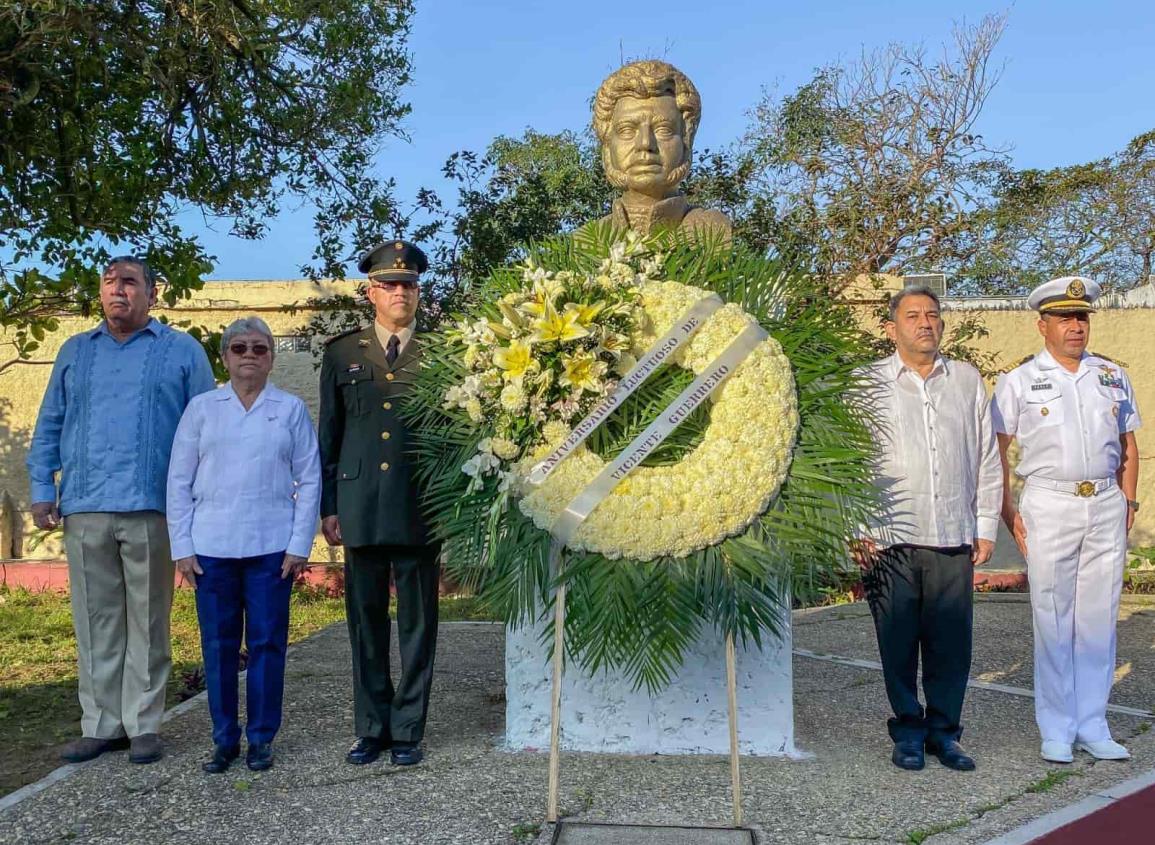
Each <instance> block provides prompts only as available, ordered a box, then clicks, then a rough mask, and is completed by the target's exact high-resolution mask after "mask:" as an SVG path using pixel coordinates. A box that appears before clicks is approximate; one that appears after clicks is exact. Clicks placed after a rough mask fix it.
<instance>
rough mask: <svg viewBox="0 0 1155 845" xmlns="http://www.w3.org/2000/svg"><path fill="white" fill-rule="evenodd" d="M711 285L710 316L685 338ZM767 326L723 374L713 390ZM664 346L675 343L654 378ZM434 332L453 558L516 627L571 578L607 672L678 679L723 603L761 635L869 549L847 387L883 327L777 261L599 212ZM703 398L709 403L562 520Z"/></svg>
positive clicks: (429, 421) (857, 433)
mask: <svg viewBox="0 0 1155 845" xmlns="http://www.w3.org/2000/svg"><path fill="white" fill-rule="evenodd" d="M706 300H711V301H712V302H713V305H712V306H711V307H710V309H709V310H710V311H712V313H711V314H709V315H708V316H707V317H706V318H705V319H704V320H702V321H701V323H700V326H696V330H694V331H692V332H690V333H688V334H686V335H685V336H684V337H683V338H682V339H681V341H680V342H679V343H678V344H677V345H676V346H670V347H666V346H663V345H662V343H663V340H664V339H668V338H669V337H670V334H669V333H670V332H671V331H677V330H678V327H679V326H680V325H688V323H686V322H685V318H686V315H687V314H688V313H690V312H691V311H692V310H693V309H694V308H695V307H696V306H699V305H700V304H703V303H704V302H705V301H706ZM751 331H755V332H757V333H758V334H757V336H756V337H755V340H754V342H751V343H750V344H749V345H748V348H747V349H744V350H743V354H742V355H739V356H737V357H733V358H728V359H727V360H729V361H730V362H731V364H732V366H730V367H729V368H728V369H726V370H724V372H725V373H726V375H725V377H724V378H720V379H715V380H714V381H713V382H712V383H711V384H710V385H709V387H710V389H712V392H709V391H707V390H705V389H704V388H703V389H701V390H699V389H695V386H696V385H700V384H702V379H703V378H704V377H705V375H706V374H707V371H708V370H710V369H711V367H712V365H714V364H716V362H718V361H719V360H722V358H723V357H725V355H728V354H730V352H731V350H730V348H729V347H730V346H731V344H733V343H734V342H735V337H736V336H742V337H745V336H746V335H748V334H750V332H751ZM655 348H658V349H660V350H664V349H666V348H669V349H671V350H673V351H672V354H670V355H668V356H666V358H665V359H664V360H663V361H662V364H661V366H658V367H655V368H653V370H652V372H648V374H647V377H646V378H645V379H644V380H641V379H638V378H635V377H634V376H635V374H636V373H637V371H638V370H639V368H642V367H644V366H645V365H646V364H647V362H649V361H652V360H653V359H654V354H655V352H654V350H655ZM423 349H424V350H425V351H426V352H425V357H424V362H423V369H422V373H421V376H420V378H419V380H418V383H417V386H416V389H415V391H414V394H413V397H412V399H411V401H410V402H408V403H407V404H406V406H405V407H404V409H403V410H404V413H405V414H406V416H407V417H408V418H409V421H410V425H411V430H412V431H413V432H414V437H415V442H416V445H415V448H416V455H417V461H418V474H419V480H420V481H421V483H422V485H423V501H424V505H425V507H426V510H427V511H428V513H429V516H430V518H431V521H432V522H433V525H434V527H435V532H436V534H437V536H438V537H439V538H440V539H441V540H442V541H443V543H444V544H445V547H446V551H447V553H448V554H447V563H446V567H447V570H448V572H449V574H450V575H452V576H454V577H456V578H457V579H458V580H459V581H462V582H464V583H465V584H466V585H468V586H472V587H474V588H476V589H477V590H478V593H479V595H480V597H481V598H482V600H483V601H485V602H487V603H488V604H489V605H490V606H491V607H493V608H494V609H495V610H496V611H498V612H499V613H500V614H501V615H502V617H503V618H505V619H506V621H507V622H508V623H510V624H512V625H515V626H516V625H520V624H524V623H527V622H532V621H535V620H536V619H538V618H541V617H542V615H543V613H544V612H546V611H547V610H548V608H549V605H550V602H551V601H552V598H553V595H554V588H555V587H556V586H558V584H559V581H560V580H564V582H565V584H566V586H567V599H566V606H567V613H566V617H565V619H566V621H565V625H566V644H567V649H568V651H569V652H570V653H571V655H573V656H575V657H577V658H578V660H579V662H580V664H581V665H582V666H583V668H585V669H586V670H587V671H594V670H596V669H598V668H602V667H606V666H613V667H617V668H622V669H625V670H626V671H627V672H628V673H629V674H630V675H632V676H633V677H634V679H635V681H636V682H638V683H644V684H646V685H648V686H649V687H651V688H655V689H656V688H660V687H661V686H662V685H664V684H665V683H668V681H669V679H670V677H671V676H672V673H673V672H674V671H675V670H676V668H677V666H678V665H679V664H680V661H681V656H682V653H683V651H684V649H685V648H686V647H687V646H688V644H689V643H690V642H692V640H693V638H694V637H695V636H696V635H697V634H698V632H699V631H700V629H701V627H702V625H703V624H709V625H714V626H716V627H719V628H721V629H723V631H724V632H726V633H732V634H734V635H735V636H736V637H737V638H739V639H741V640H742V641H744V642H746V641H753V642H754V643H756V644H761V642H762V637H763V636H764V635H765V634H766V633H770V634H776V633H777V632H778V630H780V626H781V622H782V618H783V614H784V613H785V612H786V608H787V606H788V601H789V595H790V593H791V591H792V590H793V591H798V590H799V589H817V587H818V586H819V585H820V584H821V582H822V580H823V578H824V577H826V576H828V575H829V574H830V573H831V572H833V571H835V570H838V569H842V568H845V567H847V566H849V565H850V564H849V562H848V561H847V558H846V551H845V541H846V539H847V538H848V537H849V536H851V534H852V533H853V531H852V529H853V526H854V525H855V524H857V523H859V522H861V521H862V519H863V518H864V516H865V513H866V511H867V509H868V508H869V505H870V502H871V500H872V488H871V485H870V482H869V456H870V448H871V447H870V439H869V433H868V429H867V427H866V426H865V425H864V423H863V421H862V419H860V417H859V416H858V415H857V414H856V412H855V411H854V409H853V408H852V407H850V406H849V405H847V404H846V403H845V402H844V401H843V397H844V396H846V395H847V393H848V392H849V390H850V388H851V387H852V386H853V385H854V382H855V378H856V376H855V375H854V370H855V368H856V367H857V366H859V365H860V364H862V363H863V362H864V361H865V360H867V358H868V356H869V347H868V346H867V345H866V343H865V339H864V336H862V335H861V333H859V332H857V330H855V329H853V321H852V320H849V319H847V314H846V313H845V312H844V311H843V310H841V309H839V308H838V307H837V306H832V305H831V304H830V302H829V299H827V298H825V297H823V296H822V295H821V291H820V290H819V289H818V288H817V286H816V285H815V284H814V283H813V282H812V281H810V280H808V279H806V278H805V277H803V276H800V275H796V274H790V273H786V272H784V271H783V268H782V267H781V266H780V265H779V264H778V263H777V262H775V261H773V260H770V259H767V258H765V257H762V256H758V255H754V254H752V253H749V252H747V251H745V250H742V249H740V248H739V249H732V248H730V247H729V246H728V245H723V244H709V243H700V242H694V241H691V240H688V239H686V238H685V237H679V236H678V235H676V234H673V235H663V236H660V237H658V238H655V239H642V238H640V237H639V236H637V235H635V234H634V233H632V232H629V233H625V234H624V235H623V233H621V232H620V231H615V230H613V229H612V228H610V227H609V225H608V224H599V225H595V226H591V227H587V228H586V229H584V230H582V231H581V232H580V233H579V234H578V235H576V236H570V237H562V238H557V239H554V240H551V241H547V242H545V243H543V244H539V245H537V246H535V247H533V248H531V249H530V250H528V254H527V257H526V259H525V260H524V261H523V262H521V263H519V264H518V265H515V266H510V267H503V268H500V269H498V270H495V271H494V272H493V273H492V274H491V275H490V277H489V278H488V279H485V280H483V281H482V282H480V283H479V284H477V285H475V286H474V287H473V288H472V290H470V291H469V293H468V296H467V300H466V307H465V309H464V312H463V313H461V314H458V315H456V316H455V317H454V318H453V319H452V321H450V322H448V324H447V325H445V327H444V328H442V329H441V330H440V331H439V332H437V333H435V334H434V337H432V338H430V339H429V340H428V341H427V342H426V343H424V344H423ZM647 356H649V357H647ZM659 357H660V356H659ZM719 372H722V370H719ZM626 386H628V387H629V391H627V390H625V387H626ZM708 392H709V395H708V401H706V400H705V398H704V397H705V396H706V393H708ZM686 395H693V396H694V397H696V399H697V400H700V401H698V404H696V405H695V406H694V409H693V410H692V411H691V412H688V413H686V414H684V415H681V416H679V417H678V424H677V425H676V426H667V427H666V430H665V432H664V433H665V435H666V436H665V439H664V440H662V441H661V442H660V444H658V445H656V446H653V447H652V448H649V449H648V450H647V451H645V453H644V454H645V458H644V460H640V465H637V466H633V467H629V468H630V469H632V471H630V472H624V471H623V472H622V473H620V475H621V478H620V479H619V480H618V481H617V486H616V487H612V489H609V490H608V491H605V490H603V491H600V492H601V493H602V494H603V495H601V496H600V499H599V500H598V501H596V502H595V503H594V505H593V507H592V509H591V510H589V512H588V515H587V516H586V518H585V519H584V521H580V520H579V521H578V522H577V523H576V526H575V527H574V529H573V530H572V531H571V532H568V533H566V532H559V529H558V526H559V524H560V523H561V522H562V521H564V519H565V518H566V516H567V514H568V515H569V516H572V512H573V510H574V502H575V501H577V500H578V499H579V497H580V496H582V495H583V491H585V492H586V493H588V491H589V490H590V489H592V488H593V487H595V486H596V485H597V481H596V479H599V478H602V477H604V475H605V470H606V468H607V466H608V465H610V462H616V464H615V465H618V464H621V460H622V458H623V457H625V456H626V455H627V454H628V453H629V450H630V449H631V448H634V447H635V446H636V444H638V443H639V441H644V442H646V443H649V442H650V439H649V438H647V437H645V435H646V433H647V432H649V431H652V430H653V426H654V424H655V422H654V421H655V419H657V418H660V417H661V415H662V414H663V413H665V412H667V411H668V410H669V409H670V408H671V407H673V406H674V405H675V402H676V400H679V399H680V398H682V397H684V396H686ZM609 407H612V408H613V410H612V412H609V413H606V414H602V415H601V416H599V414H601V412H602V411H604V410H605V409H606V408H609ZM595 418H596V419H597V421H598V424H597V425H588V424H587V423H588V422H589V420H591V419H595ZM579 433H580V435H581V437H582V438H584V439H582V440H580V441H577V442H574V441H573V437H574V436H576V435H577V434H579ZM567 444H568V447H572V448H568V451H567ZM640 454H642V453H640V452H639V455H640ZM558 455H563V457H562V458H560V459H557V456H558ZM551 456H552V457H551ZM543 464H548V465H549V466H550V469H551V470H552V471H551V472H549V473H548V474H545V473H542V472H541V469H542V466H543ZM595 498H596V497H595ZM555 537H556V538H560V542H564V547H565V566H564V567H562V568H560V569H559V568H556V567H552V566H551V564H550V560H551V555H550V544H551V541H552V540H554V539H555Z"/></svg>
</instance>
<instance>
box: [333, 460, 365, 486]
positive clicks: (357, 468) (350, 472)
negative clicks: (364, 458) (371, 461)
mask: <svg viewBox="0 0 1155 845" xmlns="http://www.w3.org/2000/svg"><path fill="white" fill-rule="evenodd" d="M359 475H361V459H360V458H349V459H347V460H342V461H340V462H338V464H337V480H338V481H352V480H353V479H354V478H357V477H358V476H359Z"/></svg>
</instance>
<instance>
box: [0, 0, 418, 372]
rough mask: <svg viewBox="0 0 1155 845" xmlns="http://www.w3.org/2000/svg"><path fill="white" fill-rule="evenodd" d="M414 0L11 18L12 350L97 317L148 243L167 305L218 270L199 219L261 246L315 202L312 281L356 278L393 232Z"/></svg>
mask: <svg viewBox="0 0 1155 845" xmlns="http://www.w3.org/2000/svg"><path fill="white" fill-rule="evenodd" d="M412 12H413V6H412V3H411V2H410V0H385V1H384V2H382V1H381V0H373V2H369V1H368V0H366V1H365V2H355V0H197V2H189V1H188V0H177V2H157V0H94V2H90V0H28V2H20V3H12V4H6V5H5V6H3V7H2V8H0V309H2V313H0V327H4V328H9V329H12V330H13V331H12V332H11V333H10V334H9V337H11V338H13V345H14V346H15V353H16V356H17V358H26V357H27V356H29V355H30V354H31V353H32V352H33V351H34V350H35V348H36V345H37V341H38V340H39V338H40V337H41V336H42V335H43V333H44V331H46V330H51V329H52V328H54V327H55V322H54V318H55V317H56V316H57V315H60V314H63V313H69V312H78V311H79V312H80V313H88V312H89V311H91V310H92V308H93V303H94V301H95V299H94V297H95V291H96V283H97V280H98V273H99V271H100V268H101V265H102V264H103V263H105V262H106V261H107V259H108V258H109V257H110V255H111V254H113V253H123V252H129V251H133V252H137V253H141V254H144V255H146V256H147V257H148V259H149V260H150V262H152V263H153V264H154V265H155V266H156V267H157V269H158V270H160V271H161V273H162V274H163V276H164V278H165V280H166V282H167V285H166V288H165V298H166V299H167V300H169V301H175V299H176V298H178V297H180V296H182V295H184V294H186V293H187V292H188V291H189V290H190V289H194V288H197V287H199V286H200V283H201V278H202V277H203V275H204V274H205V273H207V272H208V271H209V270H210V269H211V267H212V258H211V256H208V255H206V254H205V252H204V249H203V248H202V246H201V244H200V243H198V241H197V239H196V238H195V237H194V236H192V235H190V234H189V233H187V232H185V231H183V230H182V229H181V227H180V225H179V223H178V218H177V215H178V213H179V212H181V211H183V210H187V209H194V210H199V211H201V212H202V213H204V214H206V215H209V216H214V217H220V218H223V219H224V220H226V221H228V222H229V223H230V225H231V232H232V234H234V235H236V236H238V237H243V238H250V239H259V238H260V237H261V236H262V235H264V234H265V232H266V230H267V226H268V223H267V221H268V220H270V219H271V218H273V217H275V216H276V214H277V213H278V212H279V210H280V209H281V208H283V207H284V205H285V203H286V201H288V200H290V199H298V200H299V199H307V200H309V201H311V202H312V203H313V204H314V205H315V208H316V214H315V217H314V222H315V229H316V234H317V244H316V247H315V249H314V251H313V255H312V261H311V263H310V264H309V265H308V266H306V267H303V268H302V272H303V273H305V274H307V275H309V276H311V277H314V278H317V277H321V276H343V274H344V273H343V268H344V264H345V262H346V261H347V260H348V256H349V255H350V254H351V253H352V252H354V251H355V249H356V248H357V247H359V246H363V245H365V244H367V243H369V242H371V241H372V240H374V239H375V238H377V237H379V236H380V235H381V233H382V232H383V231H386V230H390V229H391V228H392V224H393V223H394V222H395V220H396V218H397V213H396V209H395V206H394V203H393V200H392V195H391V188H392V183H391V182H389V181H384V180H381V179H379V178H377V177H376V176H375V175H373V172H372V170H373V165H374V158H375V156H376V154H377V150H378V144H379V142H380V141H381V139H382V138H384V137H386V136H389V135H400V133H401V129H400V120H401V118H402V117H404V116H405V115H406V114H407V113H408V110H409V108H408V106H407V105H406V104H405V103H404V102H402V100H401V99H400V91H401V89H402V87H403V86H404V85H405V83H406V82H407V81H408V79H409V57H408V55H407V54H406V52H405V50H404V41H405V38H406V37H407V35H408V32H409V19H410V16H411V15H412Z"/></svg>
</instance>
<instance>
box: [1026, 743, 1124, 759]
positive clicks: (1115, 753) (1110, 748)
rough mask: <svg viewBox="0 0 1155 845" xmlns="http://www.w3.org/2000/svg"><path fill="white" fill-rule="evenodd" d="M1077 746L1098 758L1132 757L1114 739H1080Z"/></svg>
mask: <svg viewBox="0 0 1155 845" xmlns="http://www.w3.org/2000/svg"><path fill="white" fill-rule="evenodd" d="M1075 748H1076V749H1077V750H1079V751H1086V752H1087V753H1088V754H1090V755H1091V756H1092V757H1094V758H1095V759H1096V760H1130V759H1131V752H1130V751H1128V750H1127V749H1126V748H1124V747H1123V746H1122V745H1120V744H1119V743H1117V742H1115V740H1113V739H1101V740H1099V741H1098V742H1082V741H1079V742H1076V743H1075ZM1043 756H1046V755H1043Z"/></svg>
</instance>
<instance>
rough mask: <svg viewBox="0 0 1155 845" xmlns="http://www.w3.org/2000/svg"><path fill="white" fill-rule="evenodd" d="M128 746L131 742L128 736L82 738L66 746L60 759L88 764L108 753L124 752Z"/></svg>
mask: <svg viewBox="0 0 1155 845" xmlns="http://www.w3.org/2000/svg"><path fill="white" fill-rule="evenodd" d="M128 745H129V741H128V737H126V736H118V737H116V738H114V739H98V738H96V737H92V736H82V737H81V738H80V739H77V740H74V741H72V742H70V743H68V745H66V746H64V750H63V751H61V752H60V759H61V760H63V761H64V762H66V763H86V762H88V761H89V760H95V759H96V758H97V757H99V756H100V755H101V754H104V753H106V752H108V751H122V750H124V749H125V748H128Z"/></svg>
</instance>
